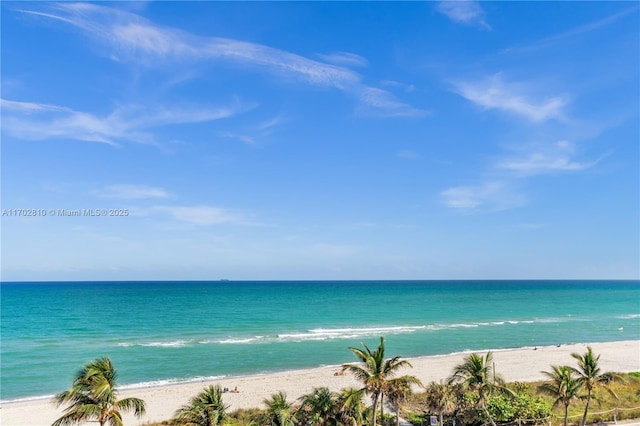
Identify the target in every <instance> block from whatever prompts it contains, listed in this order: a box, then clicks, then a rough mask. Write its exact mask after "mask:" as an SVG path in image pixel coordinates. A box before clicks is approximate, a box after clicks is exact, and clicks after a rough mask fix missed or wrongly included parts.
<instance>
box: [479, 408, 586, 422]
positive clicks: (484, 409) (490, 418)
mask: <svg viewBox="0 0 640 426" xmlns="http://www.w3.org/2000/svg"><path fill="white" fill-rule="evenodd" d="M482 410H483V411H484V414H486V416H487V418H488V419H489V421H490V422H491V424H492V426H496V422H494V421H493V417H491V414H489V410H487V407H486V406H485V405H484V404H482ZM583 426H584V425H583Z"/></svg>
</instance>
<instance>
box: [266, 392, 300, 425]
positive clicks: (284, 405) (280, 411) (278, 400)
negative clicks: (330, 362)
mask: <svg viewBox="0 0 640 426" xmlns="http://www.w3.org/2000/svg"><path fill="white" fill-rule="evenodd" d="M263 402H264V404H265V405H266V406H267V416H268V420H267V421H268V424H271V425H273V426H293V425H295V419H294V416H293V406H292V405H291V403H289V402H288V401H287V394H286V393H284V392H283V391H280V392H278V393H274V394H273V395H271V399H265V400H264V401H263Z"/></svg>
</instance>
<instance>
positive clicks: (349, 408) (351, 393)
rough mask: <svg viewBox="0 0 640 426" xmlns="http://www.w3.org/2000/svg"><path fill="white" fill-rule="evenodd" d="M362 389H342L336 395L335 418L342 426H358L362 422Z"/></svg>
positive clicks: (363, 408)
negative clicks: (336, 409) (336, 408)
mask: <svg viewBox="0 0 640 426" xmlns="http://www.w3.org/2000/svg"><path fill="white" fill-rule="evenodd" d="M363 396H364V391H363V390H362V389H355V388H348V389H343V390H342V392H341V393H340V395H338V413H337V418H338V420H339V422H340V424H342V425H350V426H359V425H361V424H362V423H363V421H364V410H365V407H364V402H362V397H363Z"/></svg>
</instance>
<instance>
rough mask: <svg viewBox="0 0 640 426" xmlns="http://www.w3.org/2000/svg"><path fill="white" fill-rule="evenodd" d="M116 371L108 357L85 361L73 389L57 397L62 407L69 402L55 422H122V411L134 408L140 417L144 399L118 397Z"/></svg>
mask: <svg viewBox="0 0 640 426" xmlns="http://www.w3.org/2000/svg"><path fill="white" fill-rule="evenodd" d="M117 377H118V375H117V373H116V370H115V368H114V367H113V363H112V362H111V360H110V359H109V358H106V357H105V358H99V359H96V360H93V361H91V362H89V363H87V364H85V365H84V366H83V367H82V369H81V370H80V371H79V372H78V373H77V374H76V377H75V378H74V380H73V384H72V385H71V389H69V390H67V391H64V392H61V393H59V394H57V395H56V396H55V397H54V401H55V403H56V404H57V406H58V407H59V406H60V405H62V404H65V403H68V404H69V406H68V407H67V408H66V409H65V412H64V415H63V416H62V417H60V418H59V419H58V420H56V421H55V422H53V424H52V426H64V425H72V424H76V423H82V422H85V421H88V420H90V419H97V421H98V423H100V426H104V425H105V424H106V423H107V422H109V423H110V424H111V425H113V426H122V425H123V422H122V414H121V411H130V410H133V412H134V414H135V415H136V416H137V417H142V415H143V414H144V413H145V403H144V401H143V400H141V399H138V398H124V399H118V391H117V390H116V387H117V385H118V382H117Z"/></svg>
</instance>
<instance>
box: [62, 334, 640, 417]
mask: <svg viewBox="0 0 640 426" xmlns="http://www.w3.org/2000/svg"><path fill="white" fill-rule="evenodd" d="M349 349H351V351H352V352H353V353H354V354H355V355H356V357H357V358H358V360H359V361H360V362H359V363H358V364H345V365H344V366H343V368H344V370H345V371H350V372H351V373H352V374H354V375H355V377H356V378H357V379H358V380H359V381H360V382H361V383H362V388H359V389H343V390H342V391H341V392H332V391H330V390H329V389H328V388H326V387H318V388H314V389H313V390H312V391H311V392H310V393H309V394H306V395H303V396H302V397H300V398H299V399H298V400H294V401H291V400H288V399H287V395H286V394H284V393H283V392H279V393H276V394H273V395H271V397H270V398H267V399H265V400H264V408H263V409H250V410H236V411H234V412H228V411H227V408H228V407H227V406H226V405H225V404H224V403H223V401H222V390H221V389H220V387H214V386H210V387H209V388H205V389H203V391H202V392H201V393H200V394H198V395H196V396H194V397H193V398H192V399H191V401H190V402H189V403H188V404H187V405H185V406H183V407H181V408H180V409H179V410H178V411H177V412H176V415H175V417H174V418H173V419H171V420H167V421H164V422H161V423H153V424H149V426H179V425H180V426H215V425H225V426H294V425H304V426H306V425H327V426H341V425H345V426H366V425H374V426H375V425H377V424H378V425H385V426H387V425H388V426H391V425H397V424H399V421H400V417H402V418H404V419H405V420H406V421H409V422H410V423H412V424H414V425H429V424H430V423H431V416H437V419H438V424H439V425H441V426H480V425H485V424H488V423H492V424H494V425H495V424H503V425H507V424H511V425H516V424H517V425H518V426H522V425H538V424H539V425H548V424H549V423H551V424H553V425H561V424H563V423H564V424H565V425H566V424H570V425H584V424H585V423H599V422H602V421H612V420H613V419H614V416H615V418H616V419H617V420H623V419H630V418H640V372H637V373H630V374H613V373H608V372H601V371H600V368H599V366H598V363H599V357H598V356H597V355H595V354H593V352H592V351H591V348H588V350H587V352H586V353H584V354H572V357H573V358H574V359H575V363H574V365H573V366H569V365H566V366H552V367H551V368H550V370H549V371H547V372H545V374H546V376H547V377H548V378H549V380H547V381H544V382H536V383H504V382H503V381H502V380H501V379H500V377H499V376H498V375H497V374H495V372H494V371H493V362H492V358H491V353H488V354H486V355H484V356H480V355H478V354H470V355H469V356H467V357H466V358H465V359H464V361H463V362H462V363H461V364H459V365H458V366H456V367H455V368H454V370H453V371H452V373H451V376H450V378H449V380H448V382H446V383H430V384H428V385H427V386H422V384H420V382H419V381H418V379H417V378H415V377H413V376H400V377H396V376H395V373H396V372H397V370H398V366H404V365H406V366H408V365H409V364H408V363H407V362H406V361H402V360H400V359H399V357H394V358H391V359H385V358H384V340H383V339H382V338H381V339H380V345H379V346H378V348H377V349H375V350H371V349H370V348H368V347H367V346H366V345H364V350H361V349H356V348H349ZM113 374H115V371H113ZM79 377H81V376H79ZM77 380H79V379H78V378H77V379H76V381H74V386H76V384H77V383H76V382H77ZM411 385H413V388H414V389H415V388H416V387H417V386H419V387H420V388H421V389H423V391H420V392H416V393H412V391H411V389H412V386H411ZM82 386H83V387H82V389H83V392H84V394H85V395H89V396H91V401H93V402H94V403H95V402H96V401H97V400H99V399H100V398H99V397H100V395H101V393H100V391H99V390H95V389H93V390H92V389H91V387H90V386H89V387H87V386H85V385H82ZM72 391H73V388H72ZM68 392H71V391H67V392H63V393H62V394H60V396H61V399H60V400H61V401H62V396H63V395H66V394H67V393H68ZM367 396H368V397H369V398H370V403H365V401H366V397H367ZM114 401H115V402H116V406H120V403H121V402H122V401H117V400H114ZM136 401H139V400H136ZM112 403H113V401H112ZM107 405H108V404H107ZM122 407H123V408H132V407H133V406H130V405H129V404H125V405H124V406H122ZM142 407H143V406H142ZM142 407H140V406H138V408H142ZM373 407H375V408H376V410H374V409H373ZM71 408H73V406H71ZM385 409H386V410H390V411H391V413H385V412H384V410H385ZM136 411H137V410H136ZM96 413H97V412H90V413H88V415H87V416H84V417H83V418H82V420H87V419H90V418H92V417H93V418H98V417H97V416H96V415H95V414H96ZM119 419H120V416H119V413H118V415H117V416H116V420H115V422H114V421H113V419H112V418H110V419H109V421H111V422H112V423H111V424H114V425H115V424H121V423H119V422H118V420H119ZM66 420H67V421H65V422H64V423H58V424H72V423H74V421H73V420H75V419H71V418H67V419H66ZM99 421H100V422H102V421H103V420H102V419H99ZM79 422H80V420H77V421H76V423H79Z"/></svg>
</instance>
